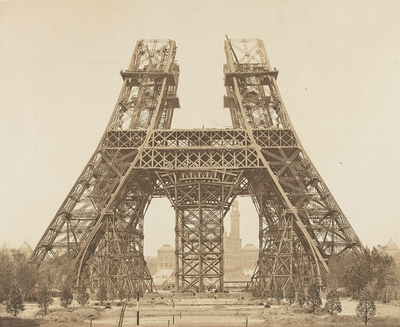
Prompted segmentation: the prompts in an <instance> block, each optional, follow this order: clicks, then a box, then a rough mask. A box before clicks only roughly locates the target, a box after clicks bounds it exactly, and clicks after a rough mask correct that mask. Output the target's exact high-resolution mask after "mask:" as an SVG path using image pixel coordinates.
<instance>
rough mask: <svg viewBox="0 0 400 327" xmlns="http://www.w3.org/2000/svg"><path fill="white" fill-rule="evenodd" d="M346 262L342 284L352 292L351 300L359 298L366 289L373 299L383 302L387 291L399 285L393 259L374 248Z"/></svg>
mask: <svg viewBox="0 0 400 327" xmlns="http://www.w3.org/2000/svg"><path fill="white" fill-rule="evenodd" d="M346 260H347V261H346V263H345V265H344V266H345V267H346V268H345V270H344V278H343V284H344V286H345V287H346V289H347V290H349V291H351V292H352V295H353V298H359V294H360V293H361V292H362V291H363V290H364V289H365V288H367V287H368V288H369V289H370V291H371V292H372V296H373V297H374V298H378V299H380V300H382V301H385V300H388V293H389V291H390V290H392V289H394V288H395V287H396V286H397V285H399V277H398V274H397V273H396V269H397V268H396V263H395V261H394V259H393V257H391V256H389V255H388V254H387V253H385V252H383V251H380V250H378V249H376V248H375V247H374V248H373V249H372V251H371V250H369V249H365V250H364V251H363V252H362V253H357V254H355V255H352V256H349V257H348V258H346Z"/></svg>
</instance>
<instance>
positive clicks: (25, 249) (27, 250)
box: [18, 242, 33, 259]
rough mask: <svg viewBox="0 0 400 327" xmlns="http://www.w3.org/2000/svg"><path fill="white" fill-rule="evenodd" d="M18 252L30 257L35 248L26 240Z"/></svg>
mask: <svg viewBox="0 0 400 327" xmlns="http://www.w3.org/2000/svg"><path fill="white" fill-rule="evenodd" d="M18 252H19V253H20V254H23V255H24V256H25V257H26V258H27V259H28V258H29V257H30V256H31V255H32V253H33V249H32V247H31V246H30V245H29V244H28V243H26V242H24V244H22V245H21V246H20V247H19V249H18Z"/></svg>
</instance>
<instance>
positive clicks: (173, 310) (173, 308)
mask: <svg viewBox="0 0 400 327" xmlns="http://www.w3.org/2000/svg"><path fill="white" fill-rule="evenodd" d="M174 295H175V291H172V324H173V325H174V324H175V299H174Z"/></svg>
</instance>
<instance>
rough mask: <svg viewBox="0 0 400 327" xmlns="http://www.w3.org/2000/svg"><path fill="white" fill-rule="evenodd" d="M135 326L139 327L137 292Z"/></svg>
mask: <svg viewBox="0 0 400 327" xmlns="http://www.w3.org/2000/svg"><path fill="white" fill-rule="evenodd" d="M136 325H138V326H139V291H138V292H137V298H136Z"/></svg>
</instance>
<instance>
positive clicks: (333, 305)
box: [325, 290, 342, 315]
mask: <svg viewBox="0 0 400 327" xmlns="http://www.w3.org/2000/svg"><path fill="white" fill-rule="evenodd" d="M325 309H326V311H328V312H329V314H331V315H336V314H338V313H339V312H342V305H341V303H340V300H339V293H338V292H337V291H334V290H330V291H329V293H328V295H327V296H326V302H325Z"/></svg>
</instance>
